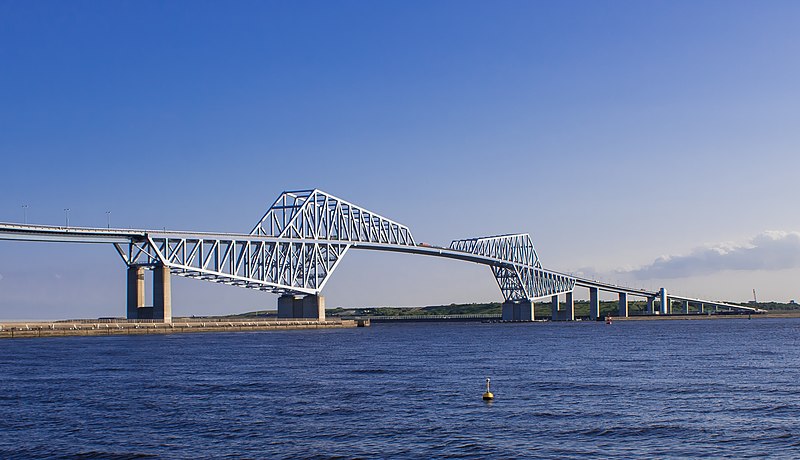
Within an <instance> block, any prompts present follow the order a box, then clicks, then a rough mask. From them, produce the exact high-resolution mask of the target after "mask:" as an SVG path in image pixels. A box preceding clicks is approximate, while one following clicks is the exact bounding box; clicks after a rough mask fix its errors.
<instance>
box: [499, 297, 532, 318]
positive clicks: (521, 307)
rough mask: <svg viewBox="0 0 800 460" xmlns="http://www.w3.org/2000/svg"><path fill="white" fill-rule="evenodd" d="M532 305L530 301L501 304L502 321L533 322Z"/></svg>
mask: <svg viewBox="0 0 800 460" xmlns="http://www.w3.org/2000/svg"><path fill="white" fill-rule="evenodd" d="M534 308H535V307H534V304H533V302H531V301H530V300H527V299H526V300H517V301H510V300H507V301H505V302H503V307H502V310H503V316H502V318H503V321H533V319H534V318H535V315H534Z"/></svg>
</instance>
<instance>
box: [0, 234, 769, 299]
mask: <svg viewBox="0 0 800 460" xmlns="http://www.w3.org/2000/svg"><path fill="white" fill-rule="evenodd" d="M148 238H150V239H157V240H190V241H199V240H203V241H227V242H231V241H236V242H270V243H308V242H314V243H321V244H340V245H341V244H345V245H347V246H349V247H351V248H353V249H363V250H374V251H389V252H400V253H408V254H417V255H427V256H434V257H444V258H448V259H454V260H461V261H465V262H473V263H477V264H481V265H489V266H495V267H514V266H524V267H525V268H528V269H534V270H536V272H537V273H541V274H548V275H552V276H559V277H566V278H569V279H573V280H574V281H575V286H579V287H585V288H596V289H598V290H600V291H603V292H611V293H618V294H628V295H632V296H640V297H657V296H658V295H659V292H658V291H651V290H646V289H638V288H631V287H628V286H621V285H616V284H612V283H606V282H601V281H597V280H590V279H586V278H580V277H576V276H574V275H569V274H566V273H560V272H556V271H552V270H546V269H543V268H534V267H528V266H527V265H525V264H520V263H518V262H511V261H509V260H504V259H499V258H495V257H489V256H485V255H478V254H473V253H470V252H464V251H459V250H455V249H450V248H445V247H437V246H430V245H414V246H409V245H398V244H387V243H373V242H366V241H364V242H360V241H342V240H334V239H324V240H319V239H313V240H308V239H302V238H283V237H273V236H263V235H254V234H242V233H220V232H193V231H172V230H170V231H166V230H145V229H119V228H95V227H61V226H49V225H25V224H16V223H0V240H18V241H50V242H71V243H98V244H109V243H113V244H127V243H136V242H142V241H145V240H147V239H148ZM175 273H176V274H178V275H183V276H191V277H197V278H201V279H208V280H213V278H214V277H215V276H217V275H215V274H213V273H203V272H201V271H193V270H191V269H186V268H177V269H175ZM234 278H235V277H234ZM229 284H234V285H240V286H245V287H253V288H258V289H264V287H263V286H260V285H258V284H257V283H251V282H248V280H246V279H232V280H230V283H229ZM545 297H547V296H545ZM542 298H544V297H542ZM669 298H670V299H673V300H679V301H688V302H695V303H702V304H704V305H707V306H716V307H721V308H728V309H737V310H745V311H753V312H759V311H763V310H760V309H758V308H753V307H745V306H742V305H733V304H729V303H725V302H716V301H710V300H702V299H696V298H690V297H683V296H676V295H672V294H670V295H669ZM534 300H535V299H534Z"/></svg>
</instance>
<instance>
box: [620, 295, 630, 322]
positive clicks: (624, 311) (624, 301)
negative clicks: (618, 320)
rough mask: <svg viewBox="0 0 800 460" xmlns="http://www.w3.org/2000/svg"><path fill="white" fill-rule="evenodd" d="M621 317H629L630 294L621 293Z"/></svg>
mask: <svg viewBox="0 0 800 460" xmlns="http://www.w3.org/2000/svg"><path fill="white" fill-rule="evenodd" d="M618 314H619V316H621V317H623V318H627V317H628V294H627V293H626V292H620V293H619V313H618Z"/></svg>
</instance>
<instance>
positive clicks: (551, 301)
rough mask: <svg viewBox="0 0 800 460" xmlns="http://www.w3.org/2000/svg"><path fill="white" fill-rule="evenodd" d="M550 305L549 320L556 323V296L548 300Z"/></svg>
mask: <svg viewBox="0 0 800 460" xmlns="http://www.w3.org/2000/svg"><path fill="white" fill-rule="evenodd" d="M550 305H551V308H552V312H551V315H550V319H552V320H553V321H558V319H559V318H558V306H559V302H558V296H557V295H554V296H553V297H551V298H550Z"/></svg>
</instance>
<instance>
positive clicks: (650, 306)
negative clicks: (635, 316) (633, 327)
mask: <svg viewBox="0 0 800 460" xmlns="http://www.w3.org/2000/svg"><path fill="white" fill-rule="evenodd" d="M655 303H656V298H655V297H648V298H647V314H648V315H652V314H653V304H655Z"/></svg>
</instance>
